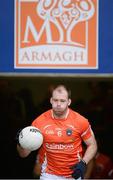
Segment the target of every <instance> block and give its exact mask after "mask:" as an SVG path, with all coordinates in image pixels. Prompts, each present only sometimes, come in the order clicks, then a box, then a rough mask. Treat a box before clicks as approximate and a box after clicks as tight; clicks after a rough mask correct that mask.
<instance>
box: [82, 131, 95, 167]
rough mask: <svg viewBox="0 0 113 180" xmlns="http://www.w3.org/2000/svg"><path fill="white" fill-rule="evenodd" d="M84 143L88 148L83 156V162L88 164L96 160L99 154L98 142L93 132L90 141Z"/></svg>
mask: <svg viewBox="0 0 113 180" xmlns="http://www.w3.org/2000/svg"><path fill="white" fill-rule="evenodd" d="M84 143H85V144H86V146H87V147H86V151H85V153H84V156H83V160H84V161H85V162H86V164H88V163H89V161H90V160H91V159H93V158H94V156H95V155H96V152H97V142H96V139H95V136H94V133H93V131H92V135H91V136H90V137H89V138H88V139H86V140H84Z"/></svg>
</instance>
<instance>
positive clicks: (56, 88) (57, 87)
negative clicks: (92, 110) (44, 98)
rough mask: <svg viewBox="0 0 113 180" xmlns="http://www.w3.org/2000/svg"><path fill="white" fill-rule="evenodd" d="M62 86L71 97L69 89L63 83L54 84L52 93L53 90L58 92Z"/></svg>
mask: <svg viewBox="0 0 113 180" xmlns="http://www.w3.org/2000/svg"><path fill="white" fill-rule="evenodd" d="M62 88H63V89H65V90H66V91H67V94H68V98H69V99H70V98H71V90H70V89H69V88H68V87H67V86H66V85H63V84H59V85H56V86H54V87H53V89H52V94H53V91H55V90H58V91H59V92H61V91H62Z"/></svg>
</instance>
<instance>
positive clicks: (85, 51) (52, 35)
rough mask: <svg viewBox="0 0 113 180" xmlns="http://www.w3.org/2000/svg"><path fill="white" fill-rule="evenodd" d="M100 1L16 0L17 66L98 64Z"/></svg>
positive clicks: (64, 66)
mask: <svg viewBox="0 0 113 180" xmlns="http://www.w3.org/2000/svg"><path fill="white" fill-rule="evenodd" d="M97 2H98V0H28V1H25V0H16V3H15V7H16V8H15V9H16V11H15V34H16V36H15V67H16V68H22V67H26V68H38V67H40V68H45V67H46V68H62V67H63V68H97V64H98V63H97V49H98V46H97V43H98V39H97V38H98V31H97V30H98V24H97V16H98V3H97ZM92 42H93V43H92Z"/></svg>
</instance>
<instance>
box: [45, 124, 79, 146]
mask: <svg viewBox="0 0 113 180" xmlns="http://www.w3.org/2000/svg"><path fill="white" fill-rule="evenodd" d="M43 135H44V140H45V142H54V143H55V142H56V143H58V142H60V143H61V142H62V143H71V142H74V141H75V140H76V139H78V138H79V130H78V129H77V128H76V127H75V126H74V125H72V124H70V123H65V124H62V123H53V124H52V123H51V124H48V125H46V126H45V127H43Z"/></svg>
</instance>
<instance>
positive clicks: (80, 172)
mask: <svg viewBox="0 0 113 180" xmlns="http://www.w3.org/2000/svg"><path fill="white" fill-rule="evenodd" d="M71 169H72V170H73V173H72V177H73V178H74V179H78V178H80V177H81V179H83V178H84V174H85V171H86V163H85V161H83V160H81V161H80V162H79V163H77V164H75V165H74V166H72V167H71Z"/></svg>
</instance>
